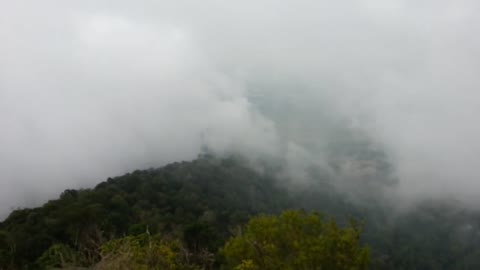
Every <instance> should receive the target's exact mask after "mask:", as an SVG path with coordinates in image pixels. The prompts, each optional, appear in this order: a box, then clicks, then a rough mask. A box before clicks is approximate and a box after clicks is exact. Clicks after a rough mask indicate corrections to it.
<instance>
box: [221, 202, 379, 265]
mask: <svg viewBox="0 0 480 270" xmlns="http://www.w3.org/2000/svg"><path fill="white" fill-rule="evenodd" d="M222 253H223V255H224V256H225V259H226V261H227V264H228V266H229V267H230V268H232V269H238V270H240V269H265V270H269V269H278V270H282V269H288V270H290V269H292V270H293V269H332V270H333V269H338V270H342V269H345V270H347V269H348V270H353V269H355V270H360V269H367V268H368V265H369V260H370V256H369V250H368V248H366V247H362V246H361V244H360V228H359V226H358V224H357V223H355V222H351V224H350V226H347V227H345V228H340V227H339V226H338V225H337V224H336V223H335V222H334V221H333V220H332V219H330V220H324V219H323V218H322V216H320V215H318V214H307V213H305V212H302V211H294V210H288V211H285V212H283V213H282V214H281V215H280V216H278V217H277V216H267V215H261V216H258V217H255V218H252V219H251V220H250V221H249V222H248V224H247V225H246V226H245V228H244V230H240V231H239V233H238V235H237V236H235V237H233V238H232V239H230V240H229V241H228V242H227V243H226V244H225V247H224V248H223V250H222Z"/></svg>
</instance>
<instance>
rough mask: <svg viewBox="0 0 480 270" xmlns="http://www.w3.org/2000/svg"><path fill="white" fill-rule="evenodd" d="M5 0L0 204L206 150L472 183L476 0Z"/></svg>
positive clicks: (400, 190)
mask: <svg viewBox="0 0 480 270" xmlns="http://www.w3.org/2000/svg"><path fill="white" fill-rule="evenodd" d="M1 6H2V8H1V9H0V41H1V42H0V60H1V61H0V127H1V132H0V216H4V215H5V214H7V213H8V212H9V211H10V210H11V209H14V208H17V207H25V206H32V205H38V204H39V203H41V202H44V201H45V200H47V199H49V198H54V197H56V196H57V195H58V194H59V193H60V192H61V191H62V190H64V189H66V188H81V187H91V186H93V185H95V184H96V183H98V182H100V181H103V180H104V179H106V178H107V177H109V176H115V175H120V174H123V173H126V172H128V171H131V170H135V169H141V168H148V167H158V166H161V165H164V164H166V163H168V162H173V161H179V160H189V159H193V158H195V157H196V156H197V155H198V154H199V153H200V152H201V151H202V149H204V148H205V147H208V148H209V149H212V150H213V151H215V152H219V153H225V152H240V153H241V154H243V155H247V156H250V157H253V158H269V157H273V158H279V159H282V160H284V161H285V162H286V164H287V173H288V174H289V175H290V176H291V178H292V179H294V181H300V182H301V181H303V180H302V179H303V178H305V177H306V176H305V171H306V170H307V169H308V167H310V166H317V167H321V168H322V169H323V170H325V171H327V172H328V174H330V175H334V177H335V178H336V179H337V180H338V181H339V182H342V183H343V184H341V185H340V186H342V187H348V186H349V185H350V183H351V182H352V181H354V180H351V179H352V178H362V179H367V180H368V179H377V178H381V177H380V176H376V175H377V174H378V173H377V170H380V169H379V167H381V166H383V165H382V164H380V163H382V162H383V163H385V164H388V167H389V170H388V172H389V173H388V178H392V179H393V180H392V181H390V182H389V184H388V186H389V188H390V189H393V190H394V193H395V194H396V196H398V197H399V198H403V200H411V199H417V198H425V197H432V196H433V197H453V198H455V199H458V200H461V201H464V202H466V203H469V204H472V205H475V203H476V201H475V197H478V195H480V194H478V193H479V191H478V190H480V189H479V188H480V182H479V180H478V178H479V175H480V173H479V172H478V168H480V141H479V139H478V138H480V126H479V125H478V124H477V119H476V116H477V115H479V113H480V92H478V89H479V86H480V78H478V71H479V70H480V38H478V33H480V29H479V28H480V18H479V17H478V16H475V15H476V14H478V12H479V11H480V3H478V2H477V1H466V0H458V1H447V0H443V1H433V0H426V1H413V0H412V1H410V0H408V1H400V0H368V1H356V0H345V1H282V2H278V1H240V2H237V3H232V2H226V1H170V2H167V1H135V2H132V1H76V2H70V1H68V2H67V1H52V0H46V1H21V0H18V1H7V0H2V5H1ZM358 147H361V148H362V149H368V151H373V152H375V153H377V154H376V156H375V158H373V159H372V160H371V161H369V160H366V159H365V157H364V156H362V157H361V158H359V155H357V154H355V153H356V152H355V151H357V150H355V149H357V148H358ZM345 149H346V150H345ZM379 157H380V158H379ZM379 162H380V163H379ZM339 168H340V169H339ZM382 175H383V176H385V175H384V174H382ZM385 177H387V176H385ZM345 179H347V180H345ZM349 179H350V180H349ZM377 180H378V181H377ZM377 180H375V181H373V182H371V181H370V182H369V184H368V185H376V184H378V185H383V183H379V181H381V179H377ZM367 182H368V181H367ZM345 183H347V184H345ZM361 183H362V185H363V184H364V183H366V182H365V181H362V182H361ZM352 185H354V184H352Z"/></svg>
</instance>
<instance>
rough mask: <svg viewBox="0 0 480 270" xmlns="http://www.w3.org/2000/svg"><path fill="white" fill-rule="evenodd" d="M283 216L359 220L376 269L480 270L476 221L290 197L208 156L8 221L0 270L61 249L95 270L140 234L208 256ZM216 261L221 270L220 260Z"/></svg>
mask: <svg viewBox="0 0 480 270" xmlns="http://www.w3.org/2000/svg"><path fill="white" fill-rule="evenodd" d="M377 203H378V204H381V202H377ZM289 208H301V209H306V210H315V211H320V212H324V213H327V214H330V215H333V216H335V217H338V218H339V219H346V218H348V217H349V216H355V217H356V218H360V219H362V220H363V222H364V224H365V225H364V226H365V227H364V235H363V241H364V242H365V243H366V244H368V245H370V247H371V249H372V255H373V262H372V264H371V268H372V269H480V229H479V228H480V215H479V214H478V213H476V212H472V211H467V210H464V209H461V208H460V207H458V206H452V205H449V204H437V203H434V202H430V203H424V204H421V205H419V206H418V207H417V208H415V210H414V211H410V212H408V213H406V214H403V215H400V216H397V217H395V218H393V217H390V216H389V214H388V209H387V210H386V209H385V207H382V206H380V205H376V206H375V205H373V206H369V207H365V206H363V207H359V206H355V204H352V203H350V202H349V200H348V199H347V198H346V197H344V196H343V195H341V193H338V192H335V190H334V189H333V188H331V187H330V186H329V185H328V184H325V182H324V181H320V180H319V182H318V183H313V184H312V185H310V186H308V187H305V188H303V189H302V188H298V189H291V188H289V187H288V186H286V185H285V184H282V183H281V182H280V181H277V180H275V178H274V177H273V176H272V175H271V174H269V173H268V171H267V172H264V173H261V174H260V173H257V172H256V171H254V170H252V169H250V168H249V167H248V166H247V165H246V164H245V163H244V162H242V161H241V160H239V159H236V158H223V159H220V158H215V157H212V156H208V155H206V156H201V157H199V158H198V159H196V160H193V161H190V162H180V163H173V164H170V165H167V166H165V167H162V168H159V169H149V170H142V171H135V172H132V173H128V174H126V175H123V176H120V177H116V178H111V179H108V180H107V181H105V182H102V183H100V184H98V185H97V186H96V187H95V188H93V189H84V190H65V191H64V192H63V193H62V194H61V195H60V197H59V198H58V199H56V200H51V201H49V202H47V203H46V204H45V205H43V206H42V207H39V208H33V209H21V210H16V211H14V212H12V213H11V214H10V215H9V216H8V218H7V219H6V220H4V221H3V222H2V223H0V269H38V268H42V267H44V266H45V265H48V263H49V262H50V261H49V260H50V257H51V256H54V255H55V254H57V253H55V252H57V251H58V249H59V247H61V248H63V250H67V251H68V252H67V253H68V254H77V255H75V256H73V255H71V256H72V257H75V260H76V263H77V264H79V265H82V266H89V265H94V264H96V263H98V261H99V260H100V258H101V255H100V247H102V245H103V244H104V243H106V242H107V241H109V240H112V239H115V238H120V237H125V236H128V235H140V234H142V233H145V232H147V233H148V234H149V235H155V234H162V235H166V236H168V237H169V238H170V239H177V240H178V241H180V242H181V243H182V244H183V245H184V246H185V247H186V248H188V249H189V250H191V251H193V252H195V251H198V252H200V251H202V252H203V251H206V252H207V251H208V252H209V254H212V256H214V254H216V253H217V251H218V249H219V248H220V247H221V246H223V245H224V243H225V241H226V240H227V239H228V238H229V237H230V236H231V235H232V231H233V229H234V228H235V227H237V225H242V224H245V223H246V222H247V221H248V219H249V218H251V217H252V216H254V215H256V214H259V213H273V214H277V213H280V212H281V211H283V210H285V209H289ZM62 252H64V251H62ZM60 253H61V252H60ZM52 254H53V255H52ZM61 254H66V253H61ZM202 254H203V253H202ZM64 256H66V255H64ZM64 256H63V257H62V260H63V259H64ZM202 256H203V255H202ZM212 258H213V257H212ZM212 260H213V261H214V263H213V266H214V267H216V268H218V267H220V265H221V260H222V258H221V256H219V255H218V254H217V255H216V256H215V257H214V259H212Z"/></svg>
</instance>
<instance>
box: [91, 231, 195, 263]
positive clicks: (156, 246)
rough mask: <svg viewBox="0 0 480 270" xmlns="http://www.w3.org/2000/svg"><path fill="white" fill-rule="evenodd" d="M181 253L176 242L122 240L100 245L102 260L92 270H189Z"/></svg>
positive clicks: (137, 238) (143, 236) (138, 238)
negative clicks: (94, 269)
mask: <svg viewBox="0 0 480 270" xmlns="http://www.w3.org/2000/svg"><path fill="white" fill-rule="evenodd" d="M181 252H182V247H181V244H180V243H179V242H178V241H165V240H164V239H162V238H161V237H160V236H158V235H157V236H155V237H151V236H150V235H149V234H141V235H137V236H126V237H123V238H119V239H114V240H111V241H109V242H107V243H105V244H103V245H102V247H101V253H102V260H101V261H100V262H99V263H98V264H97V266H96V269H139V270H141V269H145V270H146V269H162V270H176V269H189V268H190V269H193V268H191V267H189V266H188V265H187V264H186V262H184V260H182V256H181ZM192 267H193V266H192Z"/></svg>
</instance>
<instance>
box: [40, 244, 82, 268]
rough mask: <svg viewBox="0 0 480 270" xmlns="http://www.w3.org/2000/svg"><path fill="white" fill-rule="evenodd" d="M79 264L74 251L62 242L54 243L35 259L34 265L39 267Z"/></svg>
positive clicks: (62, 266)
mask: <svg viewBox="0 0 480 270" xmlns="http://www.w3.org/2000/svg"><path fill="white" fill-rule="evenodd" d="M75 265H80V262H78V258H77V254H76V251H75V250H73V249H72V248H70V247H68V246H65V245H63V244H54V245H52V246H51V247H50V248H48V249H47V250H46V251H45V252H44V253H43V254H42V255H41V256H40V257H39V258H38V259H37V260H36V266H38V267H39V268H41V269H54V268H66V267H69V266H75Z"/></svg>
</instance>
